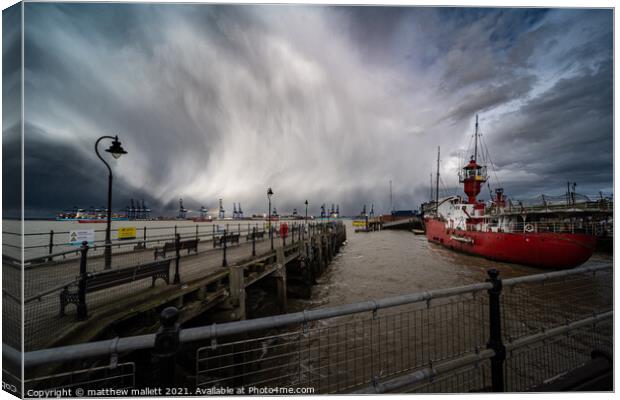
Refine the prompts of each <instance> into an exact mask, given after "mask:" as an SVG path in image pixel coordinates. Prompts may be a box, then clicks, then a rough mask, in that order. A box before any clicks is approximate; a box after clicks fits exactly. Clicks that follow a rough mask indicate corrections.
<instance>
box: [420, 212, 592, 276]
mask: <svg viewBox="0 0 620 400" xmlns="http://www.w3.org/2000/svg"><path fill="white" fill-rule="evenodd" d="M425 223H426V237H427V239H428V240H429V241H430V242H434V243H437V244H440V245H442V246H445V247H447V248H449V249H452V250H456V251H461V252H464V253H468V254H473V255H477V256H482V257H485V258H488V259H491V260H496V261H501V262H508V263H514V264H524V265H529V266H532V267H538V268H546V269H564V268H573V267H576V266H578V265H580V264H583V263H584V262H586V261H587V260H588V259H589V258H590V257H591V256H592V253H593V252H594V248H595V245H596V238H595V236H593V235H586V234H580V233H549V232H545V233H534V232H531V233H502V232H477V231H463V230H457V229H447V228H446V224H445V222H443V221H439V220H436V219H433V218H427V219H426V220H425Z"/></svg>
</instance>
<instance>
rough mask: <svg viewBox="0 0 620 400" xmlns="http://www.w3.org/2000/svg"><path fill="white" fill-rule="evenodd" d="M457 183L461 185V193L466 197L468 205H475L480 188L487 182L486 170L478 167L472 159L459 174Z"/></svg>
mask: <svg viewBox="0 0 620 400" xmlns="http://www.w3.org/2000/svg"><path fill="white" fill-rule="evenodd" d="M459 181H460V182H461V183H462V184H463V191H464V192H465V194H466V195H467V202H468V203H469V204H476V196H478V194H479V193H480V186H481V185H482V184H483V183H484V182H486V181H487V168H486V167H483V166H480V165H478V163H476V160H474V159H473V158H472V159H471V160H470V161H469V164H467V165H466V166H465V167H464V168H463V169H462V170H461V173H460V174H459Z"/></svg>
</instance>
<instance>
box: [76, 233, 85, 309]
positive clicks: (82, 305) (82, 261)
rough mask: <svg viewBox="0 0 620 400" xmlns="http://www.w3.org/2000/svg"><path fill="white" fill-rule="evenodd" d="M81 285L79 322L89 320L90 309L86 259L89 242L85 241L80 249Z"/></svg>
mask: <svg viewBox="0 0 620 400" xmlns="http://www.w3.org/2000/svg"><path fill="white" fill-rule="evenodd" d="M80 252H81V255H80V283H79V284H78V305H77V319H78V321H82V320H85V319H86V318H88V309H87V308H86V278H87V277H88V274H87V273H86V258H87V255H88V242H87V241H83V242H82V247H81V248H80Z"/></svg>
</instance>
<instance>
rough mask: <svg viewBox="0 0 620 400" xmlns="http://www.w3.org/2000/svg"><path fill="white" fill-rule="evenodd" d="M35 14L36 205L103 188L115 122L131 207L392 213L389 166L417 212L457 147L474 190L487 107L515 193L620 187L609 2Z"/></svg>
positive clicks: (29, 27) (491, 133) (32, 139)
mask: <svg viewBox="0 0 620 400" xmlns="http://www.w3.org/2000/svg"><path fill="white" fill-rule="evenodd" d="M26 15H27V18H26V45H25V54H26V56H25V68H26V82H25V90H26V91H25V105H26V125H25V130H26V132H25V134H26V153H27V154H26V156H27V158H26V163H27V164H26V168H27V170H26V191H27V199H26V201H27V207H28V209H29V210H30V212H31V213H33V214H36V213H37V212H41V213H49V212H51V211H53V210H56V209H60V208H64V207H71V206H73V205H74V204H75V203H78V202H79V203H80V204H78V205H80V206H83V207H87V206H89V205H91V204H92V205H100V204H101V203H103V202H104V199H105V182H106V180H105V179H106V176H105V170H104V167H103V165H101V163H100V161H99V160H97V159H96V158H95V155H94V151H93V144H94V142H95V140H96V139H97V137H99V136H101V135H109V134H118V135H119V138H120V139H121V141H122V143H123V146H124V147H125V148H126V149H127V151H128V152H129V154H128V155H127V156H126V157H122V158H121V159H120V160H118V161H116V162H114V170H115V177H116V181H115V182H116V183H117V185H118V186H117V187H115V190H116V192H115V196H116V197H115V199H116V200H115V208H121V207H124V206H125V205H126V204H127V203H126V202H127V200H128V198H129V197H134V198H142V197H145V198H147V199H149V201H150V202H152V204H151V205H152V207H153V208H154V209H158V210H162V211H163V210H165V209H170V210H172V209H174V207H175V206H176V201H177V199H178V198H179V196H183V197H184V198H186V199H188V200H186V206H188V208H190V209H197V208H199V207H200V205H203V204H204V205H205V206H207V207H208V208H212V207H214V206H215V205H216V203H217V199H218V198H223V199H224V201H225V206H226V207H227V208H231V205H230V203H232V202H241V203H242V205H243V206H244V209H245V210H246V212H248V211H249V212H264V211H265V208H266V196H265V192H266V188H267V187H269V186H271V187H272V188H273V189H274V192H275V193H276V195H275V196H274V203H275V205H276V206H277V208H278V209H279V210H280V211H290V210H292V208H294V207H297V208H298V209H301V208H302V207H303V202H304V200H306V199H308V200H309V202H310V204H311V212H317V211H318V209H319V206H320V204H322V203H328V204H329V205H331V203H337V204H340V207H341V210H342V211H343V212H344V213H346V214H349V215H352V214H356V213H357V212H359V210H360V209H361V207H362V204H364V203H366V204H367V205H370V204H371V203H374V204H375V209H376V210H378V211H387V210H388V209H389V194H388V189H389V186H388V182H389V180H392V181H393V187H394V198H395V207H396V208H407V209H411V208H416V207H417V205H418V204H419V203H420V202H422V201H424V200H425V199H426V198H427V197H428V193H429V187H428V183H429V174H430V173H431V171H433V170H434V168H435V167H434V165H435V160H434V159H435V157H436V148H437V146H438V145H441V146H442V153H443V154H448V156H445V155H444V156H443V157H442V168H443V170H442V177H443V179H444V182H445V183H444V185H445V186H447V187H452V186H455V185H454V181H455V177H456V169H457V168H459V157H458V154H461V155H463V154H464V152H465V150H466V147H467V144H468V142H469V141H470V137H471V134H472V132H473V120H474V116H475V113H480V114H481V121H482V128H483V132H484V135H485V137H484V138H485V141H486V142H487V144H488V147H489V150H490V151H491V153H492V155H493V161H494V162H495V165H496V167H497V168H498V171H497V175H498V177H499V178H500V181H501V183H502V185H504V187H505V188H506V191H507V192H508V194H509V195H515V196H528V195H534V194H536V193H533V192H532V190H533V189H536V190H539V191H543V192H547V193H558V192H560V193H561V191H562V190H563V188H564V182H565V181H566V180H567V179H570V180H571V181H573V180H576V181H577V182H578V185H579V186H578V188H582V187H583V188H587V190H588V191H590V192H592V193H595V192H596V191H598V190H609V188H611V185H612V184H611V181H612V162H613V161H612V150H611V143H612V140H613V138H612V132H613V131H612V112H611V105H612V99H613V97H612V91H611V87H612V72H611V63H612V46H611V43H612V36H611V35H612V13H611V11H610V10H561V9H553V10H542V9H536V10H528V9H458V8H454V9H450V8H442V9H434V8H414V7H411V8H395V7H389V8H383V7H344V6H341V7H334V6H331V7H330V6H223V5H199V4H193V5H180V4H177V5H161V4H134V5H131V4H64V5H56V4H45V3H28V4H26ZM41 149H53V151H47V150H45V151H42V150H41ZM584 149H585V150H587V153H585V152H584ZM593 155H594V156H593ZM524 177H525V178H524ZM55 187H57V188H58V189H57V190H56V193H54V195H52V196H50V195H48V193H49V192H50V191H54V188H55ZM97 188H102V189H103V190H102V189H97ZM29 194H30V195H29ZM86 203H88V204H86Z"/></svg>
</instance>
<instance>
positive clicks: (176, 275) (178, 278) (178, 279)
mask: <svg viewBox="0 0 620 400" xmlns="http://www.w3.org/2000/svg"><path fill="white" fill-rule="evenodd" d="M174 251H175V256H176V257H175V262H174V281H173V283H174V284H177V283H181V276H180V275H179V264H180V263H181V235H179V234H177V235H176V236H175V239H174Z"/></svg>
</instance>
